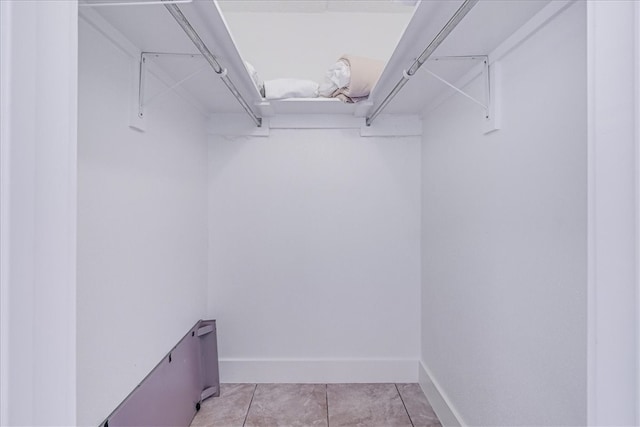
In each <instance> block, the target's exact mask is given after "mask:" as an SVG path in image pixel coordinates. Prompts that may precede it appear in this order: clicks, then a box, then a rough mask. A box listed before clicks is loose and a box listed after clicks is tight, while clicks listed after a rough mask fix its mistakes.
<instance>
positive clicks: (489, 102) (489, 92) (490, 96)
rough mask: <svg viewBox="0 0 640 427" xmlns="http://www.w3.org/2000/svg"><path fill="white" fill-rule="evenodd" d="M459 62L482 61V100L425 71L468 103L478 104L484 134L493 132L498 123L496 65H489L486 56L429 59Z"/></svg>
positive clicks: (431, 72) (432, 59)
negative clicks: (482, 116)
mask: <svg viewBox="0 0 640 427" xmlns="http://www.w3.org/2000/svg"><path fill="white" fill-rule="evenodd" d="M460 60H469V61H482V64H481V66H482V81H483V88H484V89H483V99H478V98H476V97H474V96H472V95H470V94H469V93H467V92H465V91H464V90H463V89H461V88H459V87H458V86H456V85H455V84H454V83H451V82H449V81H447V80H446V79H444V78H442V77H440V76H439V75H437V74H436V73H434V72H433V71H431V70H429V69H426V71H427V73H429V75H431V76H432V77H434V78H435V79H437V80H438V81H440V82H442V83H444V84H445V85H447V86H449V87H450V88H451V89H453V90H455V91H456V92H458V93H459V94H460V95H462V96H464V97H465V98H467V99H469V100H470V101H472V102H474V103H475V104H478V105H479V106H480V107H481V108H482V111H483V114H484V133H489V132H493V131H494V130H498V129H499V121H498V117H497V114H498V109H497V108H496V107H497V104H498V96H497V94H498V92H499V86H498V84H497V76H498V73H497V71H496V70H497V69H498V68H499V66H498V64H496V63H494V64H492V65H490V61H489V57H488V56H487V55H467V56H439V57H433V58H430V61H460Z"/></svg>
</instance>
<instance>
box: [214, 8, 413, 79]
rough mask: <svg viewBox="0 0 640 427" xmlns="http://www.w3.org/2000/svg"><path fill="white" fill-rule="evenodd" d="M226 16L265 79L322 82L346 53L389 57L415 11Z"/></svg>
mask: <svg viewBox="0 0 640 427" xmlns="http://www.w3.org/2000/svg"><path fill="white" fill-rule="evenodd" d="M224 17H225V20H226V21H227V23H228V26H229V28H230V31H231V34H232V35H233V39H234V40H235V42H236V45H237V47H238V50H239V51H240V53H241V55H242V57H243V59H244V60H246V61H249V62H250V63H251V64H253V66H254V67H255V68H256V70H257V71H258V74H260V77H262V78H263V79H265V80H268V79H277V78H284V77H290V78H300V79H310V80H314V81H317V82H322V81H323V80H324V75H325V72H326V71H327V69H328V68H329V67H330V66H331V65H333V64H334V63H335V62H336V61H337V60H338V58H340V56H341V55H343V54H345V53H350V54H353V55H361V56H368V57H371V58H376V59H380V60H383V61H386V60H388V59H389V58H390V57H391V54H392V53H393V50H394V49H395V47H396V45H397V43H398V41H399V40H400V36H401V35H402V33H403V32H404V29H405V27H406V25H407V24H408V23H409V20H410V19H411V13H336V12H325V13H294V12H289V13H251V12H226V13H225V14H224ZM298 35H302V36H298ZM280 46H286V47H287V48H286V49H280V48H279V47H280Z"/></svg>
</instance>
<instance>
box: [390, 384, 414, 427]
mask: <svg viewBox="0 0 640 427" xmlns="http://www.w3.org/2000/svg"><path fill="white" fill-rule="evenodd" d="M393 385H394V386H396V391H397V392H398V396H400V402H402V406H403V407H404V411H405V412H406V413H407V417H409V422H410V423H411V427H415V426H414V425H413V420H412V419H411V414H409V410H408V409H407V405H405V403H404V399H403V398H402V393H400V389H399V388H398V384H397V383H393Z"/></svg>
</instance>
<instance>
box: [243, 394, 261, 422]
mask: <svg viewBox="0 0 640 427" xmlns="http://www.w3.org/2000/svg"><path fill="white" fill-rule="evenodd" d="M257 388H258V384H256V385H255V387H253V393H251V400H250V401H249V406H247V413H246V414H245V416H244V421H243V422H242V427H244V426H245V424H247V418H249V411H250V410H251V404H252V403H253V397H254V396H255V395H256V389H257Z"/></svg>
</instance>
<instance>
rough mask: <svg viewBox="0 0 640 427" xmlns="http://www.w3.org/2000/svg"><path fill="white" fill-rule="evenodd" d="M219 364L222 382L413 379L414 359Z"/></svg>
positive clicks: (415, 371)
mask: <svg viewBox="0 0 640 427" xmlns="http://www.w3.org/2000/svg"><path fill="white" fill-rule="evenodd" d="M219 364H220V381H221V382H223V383H235V382H238V383H322V384H325V383H407V382H408V383H414V382H416V381H417V380H418V369H417V368H418V361H417V360H415V359H346V360H340V359H230V358H223V359H220V361H219Z"/></svg>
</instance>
